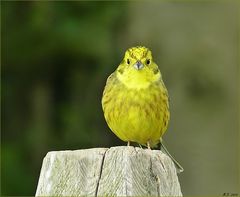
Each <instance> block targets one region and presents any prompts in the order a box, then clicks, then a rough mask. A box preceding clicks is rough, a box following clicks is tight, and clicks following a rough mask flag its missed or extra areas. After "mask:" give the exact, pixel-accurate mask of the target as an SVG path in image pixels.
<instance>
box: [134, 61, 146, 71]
mask: <svg viewBox="0 0 240 197" xmlns="http://www.w3.org/2000/svg"><path fill="white" fill-rule="evenodd" d="M133 67H134V68H135V69H137V70H141V69H142V68H143V67H144V65H143V63H142V62H141V61H137V62H136V63H135V64H134V65H133Z"/></svg>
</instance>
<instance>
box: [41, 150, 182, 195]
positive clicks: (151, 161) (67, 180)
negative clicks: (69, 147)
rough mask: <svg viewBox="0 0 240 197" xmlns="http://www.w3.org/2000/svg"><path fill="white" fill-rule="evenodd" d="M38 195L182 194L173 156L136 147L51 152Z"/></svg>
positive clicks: (45, 165) (45, 162)
mask: <svg viewBox="0 0 240 197" xmlns="http://www.w3.org/2000/svg"><path fill="white" fill-rule="evenodd" d="M36 196H182V193H181V188H180V184H179V182H178V177H177V174H176V169H175V167H174V164H173V162H172V160H171V159H170V158H169V157H168V156H167V155H165V154H164V153H162V152H161V151H159V150H148V149H141V148H136V147H127V146H120V147H112V148H110V149H107V148H93V149H86V150H76V151H56V152H49V153H48V154H47V155H46V157H45V158H44V160H43V165H42V169H41V173H40V178H39V183H38V187H37V191H36Z"/></svg>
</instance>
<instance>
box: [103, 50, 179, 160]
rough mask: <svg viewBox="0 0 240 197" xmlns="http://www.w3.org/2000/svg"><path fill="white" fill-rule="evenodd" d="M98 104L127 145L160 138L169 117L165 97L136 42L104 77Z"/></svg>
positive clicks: (147, 57)
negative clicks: (103, 87) (113, 70)
mask: <svg viewBox="0 0 240 197" xmlns="http://www.w3.org/2000/svg"><path fill="white" fill-rule="evenodd" d="M102 107H103V112H104V116H105V119H106V122H107V124H108V126H109V127H110V129H111V130H112V131H113V132H114V133H115V134H116V135H117V136H118V137H119V138H120V139H121V140H123V141H126V142H128V145H129V144H130V142H137V143H139V144H141V145H144V146H147V147H148V148H149V149H150V148H151V147H154V146H155V145H157V144H158V143H159V142H161V138H162V136H163V134H164V132H165V131H166V129H167V126H168V122H169V118H170V113H169V98H168V91H167V89H166V87H165V85H164V83H163V80H162V75H161V72H160V70H159V68H158V66H157V64H156V63H155V62H154V60H153V57H152V53H151V51H150V50H149V49H148V48H146V47H143V46H137V47H132V48H129V49H128V50H127V51H126V52H125V56H124V58H123V60H122V62H121V63H120V65H119V66H118V68H117V69H116V71H115V72H113V73H112V74H111V75H110V76H109V77H108V79H107V83H106V86H105V89H104V92H103V97H102ZM165 152H167V151H165ZM167 154H169V153H168V152H167ZM170 157H171V158H172V156H171V155H170ZM172 159H173V158H172ZM173 160H174V159H173ZM174 161H175V160H174Z"/></svg>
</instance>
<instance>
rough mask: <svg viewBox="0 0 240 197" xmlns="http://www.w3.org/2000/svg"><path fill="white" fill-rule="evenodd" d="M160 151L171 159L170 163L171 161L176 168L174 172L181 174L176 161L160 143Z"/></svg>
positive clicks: (181, 169)
mask: <svg viewBox="0 0 240 197" xmlns="http://www.w3.org/2000/svg"><path fill="white" fill-rule="evenodd" d="M160 149H161V151H162V152H164V153H165V154H166V155H168V156H169V157H170V158H171V159H172V161H173V163H174V165H175V168H176V171H177V173H181V172H183V170H184V169H183V167H182V166H181V165H180V164H179V163H178V162H177V161H176V159H174V157H173V156H172V155H171V154H170V153H169V152H168V150H167V148H166V147H165V146H164V145H163V142H162V141H161V144H160Z"/></svg>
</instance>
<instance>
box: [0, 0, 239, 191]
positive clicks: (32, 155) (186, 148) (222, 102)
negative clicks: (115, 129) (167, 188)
mask: <svg viewBox="0 0 240 197" xmlns="http://www.w3.org/2000/svg"><path fill="white" fill-rule="evenodd" d="M238 14H239V4H238V3H236V2H235V1H230V2H225V1H218V2H217V1H209V2H208V1H203V2H190V1H186V2H185V1H179V2H174V1H173V2H157V1H151V2H148V3H147V2H136V1H132V2H127V1H124V2H110V1H107V2H94V1H91V2H84V1H71V2H67V1H66V2H65V1H58V2H56V1H32V2H31V1H26V2H24V1H21V2H14V1H4V2H1V33H2V34H1V44H2V48H1V57H2V59H1V64H2V65H3V66H2V80H1V82H2V86H1V87H2V100H1V102H2V133H1V139H2V141H1V190H2V191H1V193H2V194H3V195H34V193H35V190H36V186H37V181H38V177H39V172H40V168H41V162H42V159H43V157H44V156H45V154H46V153H47V152H48V151H51V150H64V149H81V148H91V147H109V146H117V145H124V144H125V143H124V142H121V141H120V140H118V139H117V137H115V136H114V134H112V132H110V130H109V129H108V127H107V125H106V123H105V121H104V118H103V114H102V109H101V95H102V90H103V88H104V84H105V81H106V78H107V76H108V75H109V74H110V73H111V72H113V71H114V69H115V68H116V67H117V65H118V64H119V63H120V61H121V58H122V56H123V54H124V51H125V50H126V49H127V48H128V47H131V46H134V45H146V46H147V47H149V48H151V49H152V51H153V55H154V57H155V61H156V62H157V63H158V65H160V69H161V72H162V75H163V79H164V81H165V83H166V86H167V88H168V90H169V93H170V97H171V103H170V105H171V106H170V107H171V122H170V128H169V129H168V132H167V133H166V135H165V136H164V140H165V143H166V144H167V146H168V148H169V150H170V152H172V153H173V155H175V157H176V158H177V160H179V161H180V163H181V164H182V165H183V166H184V168H185V172H184V173H183V174H181V175H180V176H179V179H180V183H181V185H182V190H183V193H184V194H185V195H209V194H210V195H222V194H223V193H224V192H235V193H236V192H240V191H239V190H238V186H239V185H240V183H239V165H238V159H239V150H238V143H239V139H238V132H239V107H238V102H239V86H238V82H239V81H238V78H239V75H238V74H239V73H238V72H239V67H238V59H239V57H238V55H239V54H238V53H239V33H238V31H239V20H238V19H239V18H238V16H239V15H238Z"/></svg>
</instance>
